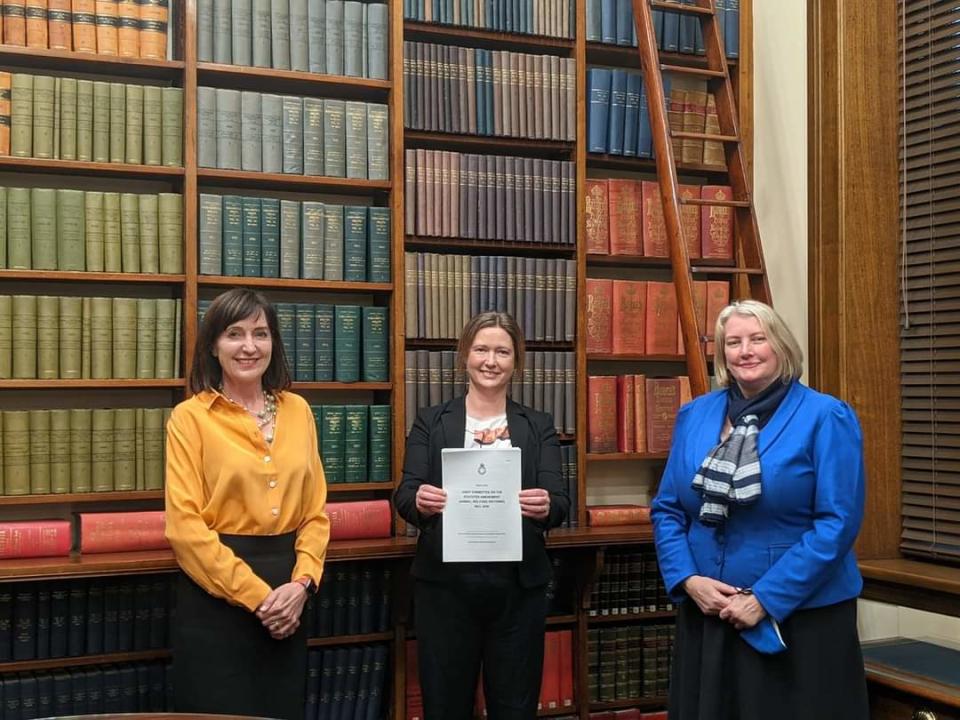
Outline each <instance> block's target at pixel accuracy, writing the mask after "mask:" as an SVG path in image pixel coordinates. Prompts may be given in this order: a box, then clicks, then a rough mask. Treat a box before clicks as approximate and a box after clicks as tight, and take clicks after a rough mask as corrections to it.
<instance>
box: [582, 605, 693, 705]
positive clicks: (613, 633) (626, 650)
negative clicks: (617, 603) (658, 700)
mask: <svg viewBox="0 0 960 720" xmlns="http://www.w3.org/2000/svg"><path fill="white" fill-rule="evenodd" d="M674 635H675V628H674V625H673V623H669V624H667V623H656V624H643V625H611V626H604V627H593V628H589V629H588V630H587V648H586V661H587V696H588V699H589V701H590V702H613V701H617V700H633V699H639V698H653V697H663V696H665V695H666V694H667V686H668V684H669V681H670V661H671V658H672V656H673V642H674Z"/></svg>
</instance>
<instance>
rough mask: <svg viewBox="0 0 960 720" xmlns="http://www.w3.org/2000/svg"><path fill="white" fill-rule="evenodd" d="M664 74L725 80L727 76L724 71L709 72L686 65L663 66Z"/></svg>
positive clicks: (705, 69) (661, 67)
mask: <svg viewBox="0 0 960 720" xmlns="http://www.w3.org/2000/svg"><path fill="white" fill-rule="evenodd" d="M660 69H661V70H662V71H663V72H669V73H673V74H674V75H693V76H694V77H705V78H725V77H726V76H727V74H726V73H725V72H723V71H722V70H709V69H707V68H698V67H687V66H686V65H665V64H664V65H661V66H660Z"/></svg>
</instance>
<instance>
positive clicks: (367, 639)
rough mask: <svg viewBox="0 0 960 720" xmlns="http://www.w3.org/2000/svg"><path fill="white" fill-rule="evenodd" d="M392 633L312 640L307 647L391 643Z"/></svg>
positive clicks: (338, 636) (308, 641)
mask: <svg viewBox="0 0 960 720" xmlns="http://www.w3.org/2000/svg"><path fill="white" fill-rule="evenodd" d="M393 637H394V636H393V633H392V632H380V633H366V634H364V635H334V636H332V637H322V638H310V639H309V640H307V647H335V646H337V645H363V644H365V643H376V642H389V641H391V640H393Z"/></svg>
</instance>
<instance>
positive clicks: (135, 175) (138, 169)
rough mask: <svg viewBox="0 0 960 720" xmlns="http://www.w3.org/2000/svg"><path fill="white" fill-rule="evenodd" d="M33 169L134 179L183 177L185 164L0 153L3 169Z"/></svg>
mask: <svg viewBox="0 0 960 720" xmlns="http://www.w3.org/2000/svg"><path fill="white" fill-rule="evenodd" d="M2 171H10V172H31V173H44V174H57V175H86V176H96V177H99V178H123V179H130V180H167V181H174V180H181V179H182V178H183V168H182V167H167V166H165V165H128V164H126V163H95V162H83V161H80V160H46V159H44V158H22V157H11V156H0V172H2Z"/></svg>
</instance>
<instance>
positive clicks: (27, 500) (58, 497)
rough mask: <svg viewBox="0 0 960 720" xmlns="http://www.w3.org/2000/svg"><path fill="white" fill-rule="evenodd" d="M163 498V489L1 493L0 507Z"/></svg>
mask: <svg viewBox="0 0 960 720" xmlns="http://www.w3.org/2000/svg"><path fill="white" fill-rule="evenodd" d="M138 500H140V501H147V500H149V501H157V500H163V490H113V491H111V492H85V493H45V494H43V495H0V508H4V507H12V506H17V505H50V504H51V503H57V504H61V503H62V504H65V505H66V504H69V505H78V504H81V503H83V504H86V503H119V502H124V503H129V502H134V501H138Z"/></svg>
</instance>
